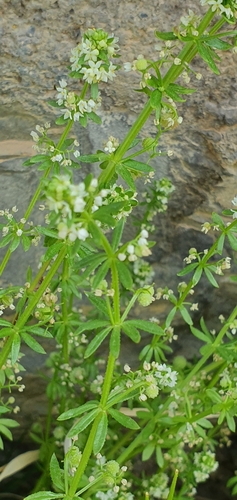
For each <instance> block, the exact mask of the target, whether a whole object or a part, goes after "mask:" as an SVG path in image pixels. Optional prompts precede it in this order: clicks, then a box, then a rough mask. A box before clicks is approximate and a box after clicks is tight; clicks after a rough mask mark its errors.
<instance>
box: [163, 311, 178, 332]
mask: <svg viewBox="0 0 237 500" xmlns="http://www.w3.org/2000/svg"><path fill="white" fill-rule="evenodd" d="M176 311H177V309H176V307H173V309H171V311H170V312H169V314H168V316H167V318H166V321H165V326H166V328H168V327H169V326H170V325H171V323H172V321H173V319H174V317H175V314H176Z"/></svg>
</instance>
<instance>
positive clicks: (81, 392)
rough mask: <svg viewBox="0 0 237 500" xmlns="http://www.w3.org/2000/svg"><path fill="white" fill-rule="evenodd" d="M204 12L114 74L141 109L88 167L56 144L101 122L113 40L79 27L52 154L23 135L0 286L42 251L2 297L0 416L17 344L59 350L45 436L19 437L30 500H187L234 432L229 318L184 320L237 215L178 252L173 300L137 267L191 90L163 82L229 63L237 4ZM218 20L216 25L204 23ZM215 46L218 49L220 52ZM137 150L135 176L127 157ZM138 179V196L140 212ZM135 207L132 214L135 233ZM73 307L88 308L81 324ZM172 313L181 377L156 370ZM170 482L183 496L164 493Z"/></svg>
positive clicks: (72, 143) (215, 220) (170, 368)
mask: <svg viewBox="0 0 237 500" xmlns="http://www.w3.org/2000/svg"><path fill="white" fill-rule="evenodd" d="M201 4H202V5H209V6H210V8H209V10H208V11H207V12H206V14H205V15H204V16H203V17H201V16H200V17H199V16H197V15H195V14H194V13H193V12H192V11H189V13H188V15H186V16H183V17H182V18H181V22H180V26H179V27H176V28H175V29H174V30H173V31H170V32H168V33H161V32H157V33H156V35H157V37H158V39H159V40H161V42H159V44H158V46H157V47H156V49H157V51H158V59H157V60H155V61H150V60H147V59H146V58H145V57H144V56H143V55H142V54H140V55H138V57H137V59H136V60H135V61H133V62H132V63H125V70H127V71H129V70H131V71H133V70H134V71H138V73H139V74H140V75H141V81H140V89H139V90H140V91H141V92H143V93H145V94H146V96H147V102H146V104H145V106H144V109H143V110H142V112H141V114H140V115H139V116H138V118H137V120H136V121H135V123H134V124H133V126H132V127H131V129H130V131H129V132H128V134H127V136H126V137H125V138H124V139H123V141H122V142H121V143H120V144H119V141H118V139H117V138H116V137H112V136H110V137H108V140H107V142H106V143H105V144H104V145H102V149H101V150H99V151H97V152H96V153H93V154H90V155H84V154H83V149H82V146H81V145H80V144H79V143H78V140H77V138H74V137H69V133H70V131H71V128H72V126H73V124H74V123H75V122H79V124H80V125H81V126H83V127H85V126H86V125H87V122H88V120H90V119H91V120H93V121H94V122H95V123H97V124H98V125H99V124H100V122H101V118H100V116H99V114H97V113H99V111H98V110H99V108H100V104H101V95H100V92H99V86H100V84H101V83H102V84H103V83H107V82H109V81H112V80H113V79H114V77H115V76H116V71H117V70H118V69H119V67H118V66H117V65H116V64H115V60H116V57H117V56H118V50H119V48H118V44H117V42H118V40H117V38H115V37H114V36H108V34H107V33H106V32H104V31H103V30H102V29H98V30H96V29H89V30H88V31H87V32H86V33H85V34H84V35H83V38H82V41H81V43H79V45H78V46H77V47H76V48H75V49H73V50H72V54H71V59H70V62H71V67H70V73H69V76H70V77H71V78H72V79H77V80H78V85H77V88H80V89H81V90H80V91H77V92H78V93H77V92H76V91H74V90H71V86H72V84H71V83H69V82H67V81H66V79H62V80H60V81H59V84H58V86H57V95H56V99H55V100H54V101H50V104H51V106H53V107H55V108H56V110H57V111H58V112H59V114H60V116H59V118H57V120H56V124H57V125H60V126H63V127H64V128H63V132H62V134H61V137H60V139H59V141H58V142H57V143H55V142H54V141H53V139H51V138H50V124H49V123H45V124H44V126H40V125H38V126H37V127H36V131H33V132H32V133H31V135H32V138H33V140H34V148H35V150H36V153H37V154H36V155H35V156H33V157H32V158H31V159H30V160H28V161H27V162H25V165H26V166H28V167H30V166H32V165H38V169H39V170H40V171H42V172H43V174H42V178H41V181H40V184H39V187H38V188H37V191H36V193H35V194H34V196H33V198H32V201H31V203H30V205H29V207H28V209H27V211H26V213H25V214H24V217H23V218H21V219H20V221H19V222H18V221H17V219H16V216H15V214H16V212H17V208H16V207H15V206H14V207H13V208H12V209H11V210H8V209H3V210H2V211H1V216H3V217H4V219H5V220H4V222H3V224H1V229H2V240H1V242H0V246H1V247H8V248H7V251H6V254H5V256H4V258H3V260H2V263H1V266H0V273H1V274H2V273H3V271H4V269H5V267H6V265H7V263H8V260H9V259H10V257H11V254H12V252H13V251H15V250H16V248H17V247H18V246H19V245H20V244H21V245H22V246H23V249H24V250H25V251H27V250H28V249H29V248H30V247H31V245H34V244H35V245H37V244H38V243H39V241H40V239H41V238H42V237H43V238H44V245H45V252H44V253H43V255H42V259H41V262H40V266H39V270H38V273H37V274H36V276H34V275H33V272H32V271H30V270H29V271H28V274H27V277H26V281H25V283H24V284H23V285H22V286H12V287H9V288H8V289H2V290H1V291H0V300H1V305H0V308H1V309H0V311H1V315H2V316H3V313H4V311H5V310H6V309H7V308H10V310H11V311H15V315H14V318H13V321H12V322H10V321H9V319H7V318H6V319H5V318H4V319H3V318H0V325H1V327H2V328H1V339H2V340H1V348H2V350H1V353H0V365H1V367H2V372H1V373H2V374H1V380H0V383H1V397H2V399H1V407H0V411H1V413H2V414H3V415H4V414H5V413H8V412H9V411H10V412H11V411H12V412H13V413H17V412H18V411H19V410H18V407H17V406H13V405H15V399H14V397H13V396H10V397H9V396H6V395H5V394H6V393H7V391H9V390H10V391H14V389H18V390H19V391H22V390H23V389H24V384H23V383H22V378H21V376H22V375H18V373H19V372H20V371H22V366H21V364H20V361H21V353H20V348H21V343H26V344H27V345H28V346H29V347H30V348H31V349H33V350H34V351H36V352H39V353H43V352H45V351H44V349H43V347H42V346H41V344H40V342H38V340H36V338H37V336H38V337H39V338H40V337H49V338H52V337H53V338H54V339H55V344H56V349H55V352H53V353H51V355H50V356H49V358H48V361H47V365H48V368H49V369H50V370H51V376H50V377H49V383H48V387H47V396H48V399H49V411H48V416H47V421H46V425H45V428H44V427H41V426H40V425H34V426H33V428H32V431H31V435H32V437H33V438H34V439H35V440H36V441H37V443H41V451H42V456H43V457H44V463H43V471H42V475H41V477H40V478H39V480H38V482H37V484H36V485H35V488H34V493H32V495H30V497H28V498H29V499H31V500H34V499H35V500H37V499H41V500H46V499H48V498H51V499H54V498H55V499H56V498H62V499H65V500H73V499H75V498H90V499H92V500H95V499H97V498H98V499H101V500H107V499H111V498H112V499H120V500H123V499H124V500H133V499H134V498H138V499H143V498H144V497H145V498H151V499H152V498H164V499H167V498H168V500H172V498H176V499H180V500H181V499H182V500H184V499H188V498H192V497H194V496H195V493H196V487H197V485H198V483H199V482H202V481H205V480H206V479H207V478H208V477H209V475H210V474H211V472H213V471H215V470H216V469H217V467H218V463H217V461H216V458H215V447H216V445H217V442H220V443H221V444H223V445H224V444H227V445H228V444H229V443H230V432H233V431H234V430H235V415H236V413H237V403H236V399H237V391H236V380H237V373H236V372H237V359H236V347H235V346H236V342H235V337H234V335H235V333H236V328H237V320H236V316H237V308H235V309H234V310H233V312H231V314H230V316H229V317H228V318H224V317H222V316H220V330H219V332H214V331H209V330H208V328H207V326H206V324H205V321H204V320H203V319H202V320H201V322H200V328H197V326H194V325H193V318H192V311H195V310H196V309H197V308H198V304H197V302H196V301H195V300H194V298H193V294H194V293H195V287H196V285H198V283H199V281H200V279H201V277H202V275H203V276H205V277H206V278H207V279H208V280H209V282H210V283H211V284H212V285H213V286H214V287H217V286H219V285H218V276H219V275H221V274H223V273H225V272H226V270H228V269H229V267H230V259H229V257H222V252H223V246H224V241H225V238H227V239H228V241H229V243H230V245H231V247H232V249H233V250H236V249H237V239H236V232H237V223H236V215H235V214H236V211H235V209H233V208H232V209H230V210H229V211H227V212H226V213H225V214H224V215H227V216H228V222H227V223H225V222H224V221H223V219H222V218H221V217H220V216H219V215H217V214H213V216H212V222H205V223H204V224H203V227H202V230H203V232H204V233H206V232H208V231H209V230H212V229H214V231H218V232H217V233H216V234H217V235H218V237H217V239H216V241H215V243H214V244H213V245H212V247H211V248H210V249H207V250H206V251H204V252H203V253H201V252H199V251H198V249H195V248H192V249H191V250H190V252H189V255H188V256H187V257H186V258H185V261H184V265H185V267H184V269H183V270H182V271H181V272H180V273H179V275H180V276H181V280H183V279H184V278H183V277H184V276H186V275H188V274H189V273H190V274H191V278H190V280H189V281H187V282H185V281H181V282H180V283H179V285H178V288H177V291H173V290H171V289H170V288H169V287H168V286H167V287H166V288H160V287H157V286H156V285H155V283H154V276H153V274H152V269H151V268H150V266H149V264H148V263H147V261H146V260H145V259H146V257H149V255H151V248H152V246H153V244H154V242H151V241H150V239H149V238H150V235H151V234H152V232H154V217H155V216H157V214H159V213H160V212H162V211H164V210H165V209H166V207H167V200H168V197H169V195H170V194H171V192H172V190H173V186H172V184H171V183H170V181H169V180H168V179H160V180H159V181H157V180H155V181H154V182H153V180H152V178H153V176H154V168H153V167H152V166H151V164H152V159H153V158H155V157H156V156H159V155H162V154H164V152H162V151H160V150H159V149H158V148H159V138H160V136H161V134H162V133H164V132H168V131H169V130H170V129H173V128H174V127H176V126H178V125H180V124H181V123H182V117H181V116H179V115H178V103H179V102H183V101H184V99H183V96H184V95H185V94H190V93H192V92H194V90H193V89H190V88H189V87H184V86H183V85H180V84H176V83H175V82H176V80H177V78H178V77H181V78H182V79H183V81H184V82H185V83H186V84H187V83H189V81H190V79H191V78H192V76H193V75H194V76H195V77H196V78H197V80H199V79H200V78H201V75H200V73H196V72H195V71H194V70H193V68H192V66H191V61H192V59H193V57H194V56H195V55H196V54H197V53H199V55H200V56H201V57H202V59H204V61H206V62H207V64H208V66H209V67H210V68H211V70H212V71H214V72H215V73H217V74H218V73H219V70H218V68H217V66H216V62H215V61H216V60H219V55H218V54H217V53H216V49H217V50H233V51H235V50H236V45H235V40H236V31H235V30H228V31H221V28H222V26H223V25H224V24H225V23H226V22H227V23H232V24H233V23H234V22H235V19H236V12H237V5H236V2H234V1H229V2H228V4H227V2H226V1H225V0H223V1H222V2H220V1H216V2H215V1H214V0H211V1H206V2H204V1H201ZM216 15H220V17H219V18H218V19H217V21H216V22H215V17H216ZM226 37H230V40H231V43H227V42H226V41H225V40H223V38H226ZM150 116H151V117H152V118H153V122H154V125H155V127H156V132H155V133H154V134H153V137H148V138H146V139H144V140H143V141H140V140H139V138H138V137H137V136H138V134H139V132H140V130H141V129H142V127H143V125H144V124H145V122H146V121H147V120H148V118H149V117H150ZM78 148H79V149H78ZM144 153H147V156H148V158H147V162H146V163H145V162H144V161H141V160H140V155H141V154H144ZM167 155H168V156H171V155H172V152H171V151H168V152H167ZM83 163H89V164H91V163H98V165H99V166H98V175H97V176H96V175H92V174H90V173H89V174H87V175H86V176H85V177H84V178H83V180H81V181H80V182H79V183H78V182H76V181H75V180H74V178H73V169H79V168H80V167H81V165H82V164H83ZM99 172H100V173H99ZM137 177H139V178H141V179H142V180H143V181H144V184H146V183H147V185H148V190H147V194H145V195H144V194H143V196H142V197H141V199H140V196H139V193H137V187H136V180H137ZM152 182H153V184H152ZM39 201H40V205H39V209H40V210H42V211H46V216H45V225H44V226H43V225H42V226H40V225H38V226H34V224H33V225H32V223H28V220H29V217H30V214H31V212H32V210H33V207H34V206H35V204H36V203H38V202H39ZM233 204H234V206H235V205H236V199H235V198H234V200H233ZM137 205H140V206H141V207H144V216H143V218H142V220H140V221H139V219H138V217H136V206H137ZM131 214H133V215H134V219H135V228H136V232H135V233H134V235H133V237H132V239H130V240H129V241H127V240H125V239H124V235H123V234H124V233H123V231H124V226H125V224H126V223H127V219H128V218H130V220H131ZM231 217H233V220H232V219H231ZM218 255H219V256H220V258H219V257H218ZM214 257H215V258H214ZM216 257H218V260H217V258H216ZM156 300H165V301H167V302H168V303H170V311H169V313H168V315H167V317H166V319H165V320H164V321H162V322H161V321H159V318H156V317H152V318H150V320H144V319H137V318H136V319H134V316H133V306H134V305H135V304H137V303H138V304H139V305H140V307H141V309H142V308H143V307H146V306H149V305H150V304H152V303H154V302H155V301H156ZM85 301H87V303H89V304H90V305H91V310H90V311H89V313H88V315H87V316H86V317H85V313H84V308H83V306H84V305H85ZM79 307H81V309H80V310H79V309H78V308H79ZM176 314H180V315H181V316H182V318H183V321H184V322H185V323H186V324H187V325H188V327H189V329H190V332H191V334H193V335H194V336H195V337H197V338H198V339H200V340H201V341H202V342H203V346H202V347H201V349H200V358H199V359H198V361H197V362H195V363H194V364H192V363H191V362H190V361H189V362H188V361H187V360H185V359H184V358H182V357H175V358H174V359H173V362H172V364H170V363H168V362H167V358H166V355H167V354H169V353H171V352H172V342H173V341H175V339H176V338H177V335H176V334H175V332H174V328H173V320H174V318H175V316H176ZM32 320H33V321H32ZM141 332H145V333H146V335H147V337H149V340H148V341H147V343H146V345H145V346H144V345H143V348H142V350H141V352H140V355H139V359H138V362H137V364H136V366H134V367H133V366H130V364H129V363H128V362H127V363H125V364H122V363H121V360H120V362H119V361H118V360H119V355H120V347H121V339H123V336H124V335H125V336H127V337H128V338H129V339H130V341H131V342H134V343H135V344H139V343H140V341H141ZM121 335H122V337H121ZM224 339H225V342H223V340H224ZM104 346H106V347H104ZM131 349H132V348H131ZM103 350H106V352H107V356H106V357H105V356H104V355H103V356H102V352H103ZM98 352H99V354H98ZM14 394H15V393H14ZM14 425H16V424H15V421H14V420H13V419H8V418H7V419H6V418H2V419H0V431H1V433H2V434H3V435H4V436H6V437H7V438H11V432H10V430H9V428H11V427H13V426H14ZM49 444H50V446H49ZM47 450H48V451H47ZM49 450H50V451H49ZM139 456H140V457H141V459H142V461H143V462H144V464H146V462H147V461H148V460H151V462H149V463H150V464H152V466H151V467H150V470H151V473H150V474H149V473H148V472H146V471H144V472H143V474H142V476H141V477H139V474H137V473H136V466H135V463H136V461H137V457H139ZM177 471H179V477H180V486H179V489H178V490H177V492H176V493H174V487H175V482H176V479H177ZM173 476H174V481H173V483H172V485H171V487H170V481H171V478H172V477H173Z"/></svg>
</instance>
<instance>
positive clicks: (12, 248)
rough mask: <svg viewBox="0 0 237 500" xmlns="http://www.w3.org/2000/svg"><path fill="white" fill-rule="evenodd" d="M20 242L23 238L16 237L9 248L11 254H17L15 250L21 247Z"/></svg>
mask: <svg viewBox="0 0 237 500" xmlns="http://www.w3.org/2000/svg"><path fill="white" fill-rule="evenodd" d="M20 242H21V238H20V237H19V236H15V237H14V239H13V241H12V242H11V244H10V247H9V250H10V252H15V250H16V249H17V248H18V247H19V245H20Z"/></svg>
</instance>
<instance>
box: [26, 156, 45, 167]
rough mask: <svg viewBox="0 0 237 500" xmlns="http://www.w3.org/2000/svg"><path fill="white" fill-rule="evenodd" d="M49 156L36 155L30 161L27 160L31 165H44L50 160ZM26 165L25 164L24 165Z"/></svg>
mask: <svg viewBox="0 0 237 500" xmlns="http://www.w3.org/2000/svg"><path fill="white" fill-rule="evenodd" d="M48 159H49V156H48V155H35V156H32V157H31V158H30V159H29V160H27V161H28V162H29V163H31V165H35V163H42V162H43V161H45V160H48ZM23 165H24V164H23Z"/></svg>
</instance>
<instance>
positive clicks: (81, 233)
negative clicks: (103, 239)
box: [77, 227, 89, 241]
mask: <svg viewBox="0 0 237 500" xmlns="http://www.w3.org/2000/svg"><path fill="white" fill-rule="evenodd" d="M88 236H89V233H88V231H87V230H86V229H85V228H83V227H82V228H80V229H78V231H77V237H78V239H79V240H82V241H85V240H86V238H88Z"/></svg>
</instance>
